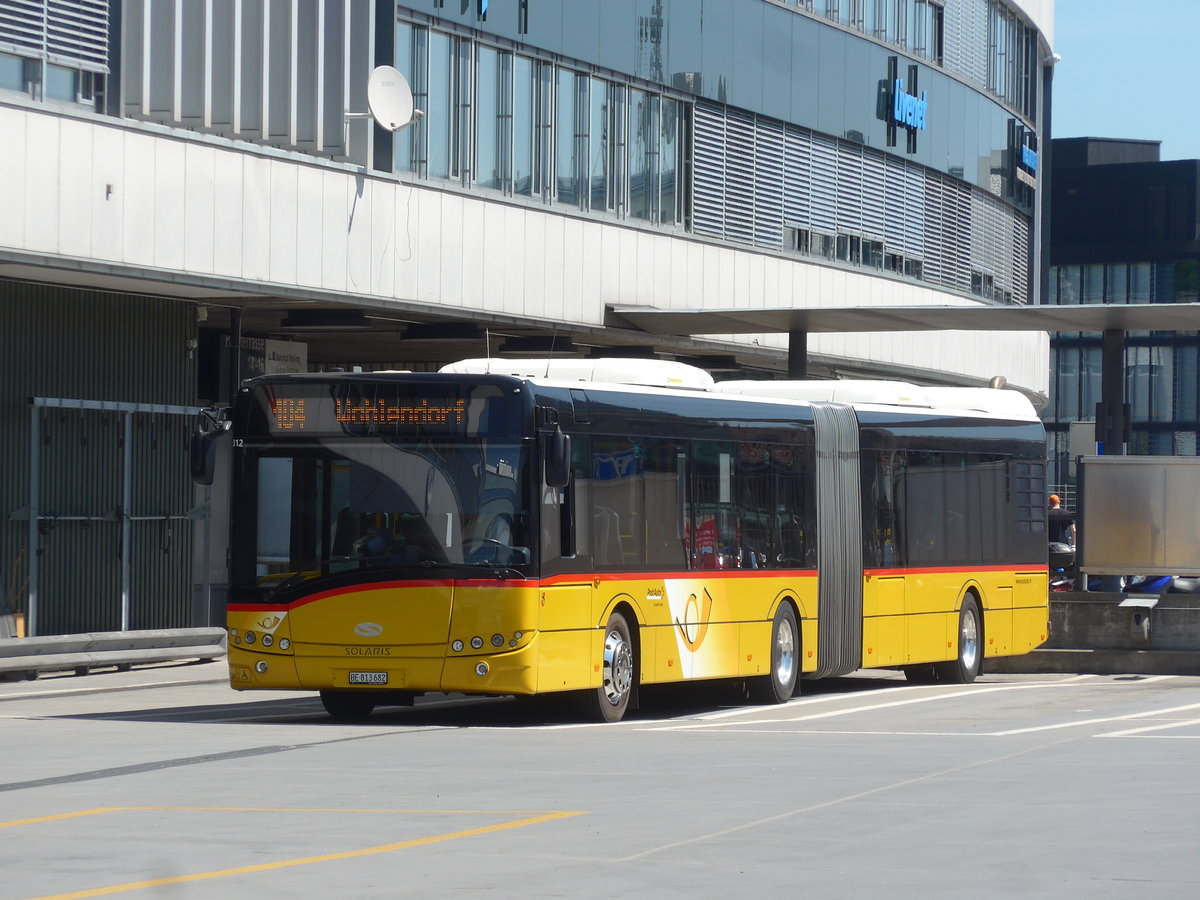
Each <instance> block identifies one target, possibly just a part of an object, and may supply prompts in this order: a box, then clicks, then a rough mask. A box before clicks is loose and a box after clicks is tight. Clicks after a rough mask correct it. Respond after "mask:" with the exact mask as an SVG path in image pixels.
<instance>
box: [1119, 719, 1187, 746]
mask: <svg viewBox="0 0 1200 900" xmlns="http://www.w3.org/2000/svg"><path fill="white" fill-rule="evenodd" d="M1189 725H1200V719H1184V720H1183V721H1181V722H1164V723H1163V724H1161V725H1146V726H1145V727H1144V728H1127V729H1126V730H1124V731H1110V732H1108V733H1107V734H1098V735H1096V737H1129V736H1130V735H1135V734H1138V735H1140V734H1145V733H1146V732H1148V731H1162V730H1163V729H1164V728H1187V727H1188V726H1189ZM1155 737H1171V738H1182V739H1187V740H1193V741H1195V740H1200V734H1158V735H1155Z"/></svg>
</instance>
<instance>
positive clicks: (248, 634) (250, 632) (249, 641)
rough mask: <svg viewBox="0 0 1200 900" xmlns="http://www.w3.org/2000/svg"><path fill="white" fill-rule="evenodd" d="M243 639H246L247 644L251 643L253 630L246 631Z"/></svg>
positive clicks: (252, 641)
mask: <svg viewBox="0 0 1200 900" xmlns="http://www.w3.org/2000/svg"><path fill="white" fill-rule="evenodd" d="M245 640H246V643H247V644H253V643H254V632H253V631H247V632H246V638H245Z"/></svg>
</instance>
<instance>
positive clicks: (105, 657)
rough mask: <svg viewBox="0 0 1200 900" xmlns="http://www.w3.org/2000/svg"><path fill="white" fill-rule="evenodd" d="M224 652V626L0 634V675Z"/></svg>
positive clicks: (82, 669)
mask: <svg viewBox="0 0 1200 900" xmlns="http://www.w3.org/2000/svg"><path fill="white" fill-rule="evenodd" d="M224 655H225V629H224V628H166V629H155V630H150V631H109V632H97V633H93V634H60V635H47V636H45V637H30V638H9V639H7V640H0V678H7V679H8V680H12V679H14V678H15V679H20V678H36V677H37V676H38V674H39V673H41V672H66V671H72V670H73V671H74V672H75V673H76V674H77V675H86V674H87V673H88V672H89V671H90V670H92V669H99V668H107V667H112V666H115V667H117V668H118V669H127V668H129V667H131V666H136V665H146V664H149V663H160V662H175V661H180V660H188V659H196V660H203V661H209V660H213V659H217V658H219V657H222V656H224Z"/></svg>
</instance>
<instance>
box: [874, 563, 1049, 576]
mask: <svg viewBox="0 0 1200 900" xmlns="http://www.w3.org/2000/svg"><path fill="white" fill-rule="evenodd" d="M1049 571H1050V568H1049V566H1046V565H1027V566H1026V565H1022V566H922V567H920V568H918V567H916V566H910V567H909V568H906V569H863V575H867V576H871V577H877V576H881V575H882V576H887V575H949V574H954V575H963V574H967V573H970V572H1012V573H1014V574H1021V573H1029V574H1033V575H1043V574H1045V573H1047V572H1049Z"/></svg>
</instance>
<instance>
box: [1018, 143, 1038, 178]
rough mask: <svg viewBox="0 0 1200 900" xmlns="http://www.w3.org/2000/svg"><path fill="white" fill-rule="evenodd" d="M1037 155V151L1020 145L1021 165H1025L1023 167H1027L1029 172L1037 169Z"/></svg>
mask: <svg viewBox="0 0 1200 900" xmlns="http://www.w3.org/2000/svg"><path fill="white" fill-rule="evenodd" d="M1037 156H1038V155H1037V153H1035V152H1034V151H1033V150H1030V149H1029V148H1028V147H1026V146H1024V145H1022V146H1021V164H1022V165H1023V166H1025V168H1027V169H1028V170H1029V171H1030V172H1036V171H1037V164H1038V158H1037Z"/></svg>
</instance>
